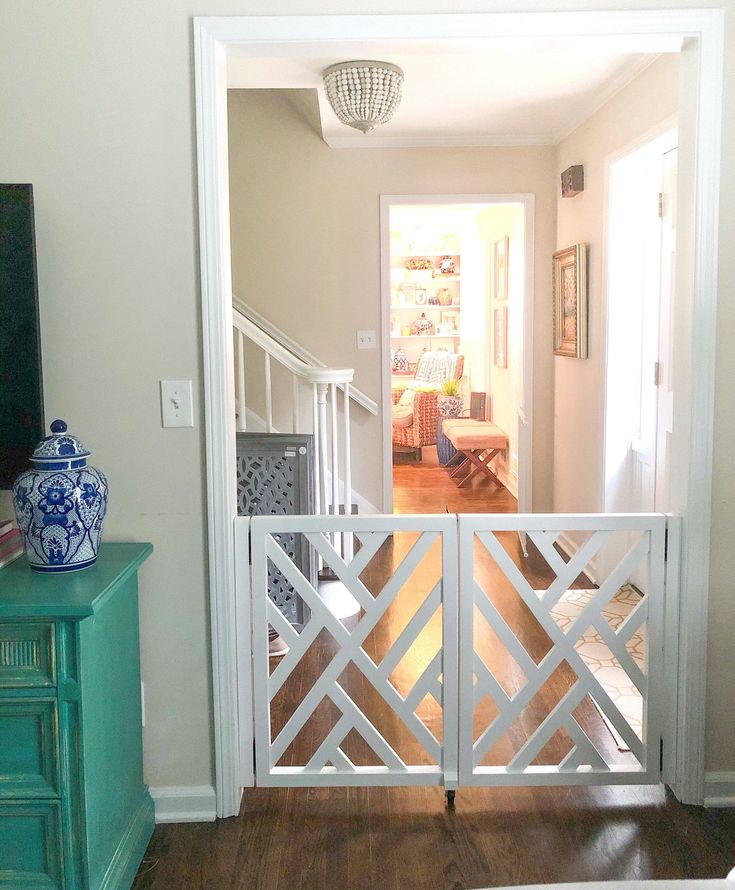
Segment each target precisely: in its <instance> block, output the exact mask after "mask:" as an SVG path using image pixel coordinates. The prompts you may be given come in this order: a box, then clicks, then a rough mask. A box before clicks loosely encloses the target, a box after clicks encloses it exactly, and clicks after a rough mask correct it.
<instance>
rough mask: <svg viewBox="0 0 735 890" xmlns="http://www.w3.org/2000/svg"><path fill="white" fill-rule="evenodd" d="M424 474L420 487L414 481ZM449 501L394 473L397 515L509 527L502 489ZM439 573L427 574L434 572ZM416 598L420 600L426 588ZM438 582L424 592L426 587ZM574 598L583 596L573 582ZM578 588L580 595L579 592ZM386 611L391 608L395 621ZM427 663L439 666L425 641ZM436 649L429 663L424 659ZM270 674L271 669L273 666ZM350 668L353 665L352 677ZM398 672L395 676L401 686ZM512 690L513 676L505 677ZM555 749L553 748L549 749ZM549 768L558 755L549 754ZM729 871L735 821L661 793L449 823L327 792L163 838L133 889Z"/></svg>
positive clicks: (359, 692) (439, 884)
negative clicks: (454, 517)
mask: <svg viewBox="0 0 735 890" xmlns="http://www.w3.org/2000/svg"><path fill="white" fill-rule="evenodd" d="M419 474H420V475H419ZM475 483H476V484H475V485H473V486H471V487H470V488H469V489H468V490H466V491H464V490H459V493H458V491H457V489H456V487H455V484H454V482H453V481H452V480H450V479H449V478H448V474H447V473H446V471H445V470H444V469H443V468H441V467H438V466H435V467H431V466H430V465H426V464H425V465H424V466H419V467H413V466H405V467H401V466H398V467H396V468H395V502H396V503H395V506H396V512H403V513H421V512H442V511H443V510H444V509H448V510H449V511H450V512H515V501H514V499H513V498H512V497H511V495H510V494H509V493H508V492H507V491H505V490H504V489H503V490H502V491H501V490H498V489H497V488H495V487H494V486H490V485H488V484H487V483H483V482H482V481H481V480H479V479H478V480H475ZM505 541H506V544H505V546H506V547H507V548H508V550H509V552H510V553H511V555H512V558H513V559H514V561H515V562H516V564H519V565H520V564H521V562H522V561H523V564H524V571H525V573H526V574H527V576H528V577H529V580H531V581H532V582H533V585H534V587H536V586H543V585H544V583H548V580H549V577H548V575H549V571H548V566H547V565H546V563H545V562H544V561H543V560H542V559H541V558H540V556H539V555H538V554H537V553H536V552H534V551H532V552H531V554H530V556H529V558H528V559H527V560H523V557H521V555H520V550H519V547H518V545H517V539H516V538H515V536H513V535H509V536H507V537H506V539H505ZM410 543H411V542H410V540H408V539H406V540H403V539H402V538H401V536H400V535H395V536H394V538H393V539H392V540H390V541H389V542H387V543H386V544H385V545H384V549H383V550H382V552H379V556H380V558H377V557H376V559H375V564H374V565H373V563H371V564H370V565H369V566H368V570H367V571H366V573H365V576H364V578H363V580H364V581H365V583H366V586H367V587H368V588H369V589H370V590H372V591H375V590H377V589H380V587H381V586H382V584H383V583H385V579H386V577H387V575H388V574H389V573H390V572H391V571H392V570H393V568H394V567H395V565H396V564H397V562H398V561H400V559H401V558H402V555H403V554H404V553H405V550H406V548H407V547H408V546H410ZM436 570H437V566H436V563H435V564H434V566H433V567H432V566H431V563H430V564H429V566H428V567H427V568H425V569H422V571H424V572H428V573H429V574H430V573H431V572H432V571H436ZM479 572H480V573H481V574H482V576H483V577H484V578H485V579H486V580H491V579H492V580H493V581H494V584H493V595H494V596H497V601H496V602H497V604H498V606H499V607H500V608H502V609H503V610H504V611H507V612H511V611H513V610H514V609H515V612H514V616H515V627H514V630H515V631H516V633H518V634H519V635H520V636H522V637H523V643H524V645H525V646H526V648H527V650H528V651H529V653H530V654H532V655H533V656H534V657H535V658H539V657H541V656H542V655H543V653H544V652H545V651H546V650H547V649H548V638H546V637H545V635H544V634H543V632H541V633H539V631H538V629H537V627H536V628H535V627H534V626H533V621H532V620H531V621H529V620H528V616H524V614H523V609H522V608H521V609H520V610H519V607H518V602H517V598H511V594H512V592H511V591H509V590H508V589H507V588H506V587H505V586H504V585H503V584H502V583H499V579H498V578H497V577H496V574H497V569H496V570H495V573H496V574H493V568H492V566H490V565H486V564H484V565H481V566H480V568H479ZM419 580H420V583H419V584H418V585H416V587H417V589H421V588H424V589H425V586H426V581H427V576H426V575H424V576H422V577H421V578H420V579H419ZM431 583H433V582H431ZM578 585H579V586H589V582H588V581H587V580H586V579H585V578H584V576H580V579H578ZM575 586H577V585H575ZM391 608H392V607H391ZM415 608H416V603H415V602H414V601H413V600H412V591H411V590H410V589H409V590H408V591H407V597H406V599H405V600H404V601H402V602H401V603H396V607H395V609H394V610H393V612H392V613H387V614H386V619H385V620H382V621H381V623H380V624H379V625H378V626H377V627H376V629H375V631H374V632H373V633H372V634H371V635H370V636H369V637H368V639H367V640H366V642H365V648H366V651H368V652H369V654H371V656H372V657H373V658H374V659H375V660H376V661H377V660H379V658H380V656H381V653H383V652H385V651H386V648H387V647H388V646H389V645H390V644H391V642H392V641H393V640H394V639H395V636H396V628H399V629H400V628H402V627H403V626H404V624H405V621H406V615H408V614H412V612H413V610H415ZM438 632H439V628H438V627H434V628H433V629H431V631H430V633H429V638H428V640H427V646H426V647H425V648H427V647H428V650H429V651H430V652H431V651H435V646H436V640H435V639H434V641H433V644H432V642H431V638H432V634H433V635H436V634H438ZM432 646H433V647H434V648H432ZM491 648H492V644H491V642H490V641H487V646H486V648H484V649H483V650H478V651H483V658H485V659H487V663H488V664H489V665H491V667H492V669H493V672H494V673H495V672H497V675H498V677H499V678H501V677H502V678H504V679H505V680H507V681H508V682H509V683H512V682H513V679H514V678H513V667H512V666H509V665H508V664H507V663H505V664H504V663H503V659H502V656H500V655H498V657H497V658H496V659H495V661H494V662H493V655H492V652H491V651H490V650H491ZM335 651H336V650H335V643H334V640H333V639H332V638H331V637H330V636H329V634H327V633H326V632H323V634H320V636H319V637H318V638H317V640H316V642H315V644H314V647H313V649H310V655H309V657H308V658H305V659H304V661H303V662H302V664H301V665H300V666H299V667H298V668H297V670H296V671H294V674H293V675H292V677H291V678H290V679H289V681H287V683H286V684H285V685H284V688H283V690H282V692H283V694H280V693H279V696H277V697H276V699H274V702H273V722H274V729H276V730H277V729H278V728H280V726H282V725H283V723H284V722H285V720H286V719H288V716H289V715H290V713H292V712H293V709H294V707H295V704H296V703H297V702H298V701H299V700H300V698H301V697H302V696H303V694H304V690H306V689H308V688H310V687H311V685H312V684H313V682H314V679H315V678H316V677H317V676H318V675H319V674H320V673H321V671H322V670H323V669H324V667H325V666H326V664H327V663H328V662H329V661H330V660H331V658H332V657H333V655H334V652H335ZM408 662H409V663H408V664H406V665H403V666H402V668H401V670H399V671H397V673H395V674H394V675H392V680H393V681H394V682H395V683H396V685H397V687H398V688H400V686H401V684H402V683H403V682H405V683H408V684H409V686H410V683H411V682H413V681H414V679H415V677H414V676H413V675H414V674H415V673H416V668H415V665H414V666H412V665H411V663H410V660H408ZM272 667H273V666H272ZM353 667H354V666H353ZM402 673H405V676H402ZM553 679H554V683H552V684H550V686H549V688H548V690H545V694H544V696H542V697H540V699H539V701H538V702H536V703H535V705H534V707H536V708H537V709H538V714H536V713H535V711H534V709H533V708H532V709H529V712H528V714H527V715H526V723H525V729H529V728H533V725H534V724H535V723H536V722H537V721H538V720H541V719H543V717H544V716H545V715H546V714H547V713H548V711H549V709H550V707H552V706H553V704H554V702H555V701H557V700H558V698H559V697H560V696H561V695H562V694H563V693H564V691H566V689H568V688H569V684H570V683H571V682H573V681H574V675H573V672H571V669H569V671H568V672H565V671H561V672H559V673H558V675H556V676H555V677H554V678H553ZM516 680H517V677H516ZM340 682H341V683H342V684H343V685H344V688H345V689H347V690H348V692H349V694H350V695H351V696H353V697H354V699H355V700H356V701H358V702H359V703H360V705H361V706H362V707H363V709H364V710H365V713H368V715H369V716H370V718H371V720H374V722H375V723H376V725H378V721H382V723H381V724H380V725H379V728H380V731H381V732H382V733H383V734H384V735H385V736H386V738H388V739H389V741H391V742H392V743H393V744H394V745H395V746H396V747H397V748H398V747H400V746H401V745H403V746H404V747H403V748H402V750H400V751H399V753H400V754H401V756H404V757H414V756H417V755H418V753H419V752H418V751H417V748H416V746H415V745H414V746H412V744H411V738H410V736H409V734H407V733H405V731H404V732H403V733H402V731H401V729H402V724H401V723H400V721H397V720H394V719H393V715H392V712H390V711H389V710H388V709H386V708H385V707H383V708H382V713H381V705H382V700H381V699H380V697H379V696H378V695H377V694H376V693H375V692H374V690H373V689H372V687H371V685H370V684H369V683H368V682H367V681H365V680H364V678H363V677H362V675H361V674H360V673H359V672H358V671H356V670H352V669H350V668H348V669H346V671H345V673H344V674H343V675H342V676H341V678H340ZM431 707H432V706H431V703H430V702H429V703H428V705H426V708H428V709H427V710H425V712H424V713H423V714H422V717H423V718H424V719H425V721H426V722H427V724H428V723H430V724H431V727H432V731H434V732H437V731H439V730H440V717H441V713H440V710H439V708H438V707H435V708H434V710H435V711H436V713H432V712H431ZM577 716H578V719H579V720H580V722H581V723H582V724H583V725H584V728H585V730H586V731H587V732H588V733H589V734H590V736H591V737H593V738H595V739H596V743H597V744H598V745H600V746H601V747H602V748H604V749H605V753H606V756H608V757H616V756H617V757H623V758H624V757H626V756H628V757H630V755H624V754H623V755H621V754H620V753H619V752H617V750H616V749H615V747H614V745H613V744H612V741H611V737H610V735H609V733H608V731H607V729H606V727H605V726H604V724H603V723H602V721H601V718H600V716H599V713H598V712H597V710H596V709H595V708H594V707H593V706H592V705H591V704H590V705H589V706H588V707H586V708H583V709H582V711H581V712H580V713H578V714H577ZM334 718H335V714H331V713H329V712H328V709H327V710H324V711H323V712H322V713H321V714H320V716H319V719H318V720H315V721H312V723H311V724H307V728H309V727H310V728H309V729H308V732H306V733H301V734H300V735H299V736H297V738H296V740H295V742H294V744H293V745H291V746H290V748H289V749H287V750H286V752H285V755H284V759H283V760H282V761H281V763H282V764H286V763H303V762H304V757H305V756H306V757H308V756H309V755H310V753H311V752H312V751H313V750H314V746H315V744H318V742H319V739H320V737H321V736H322V735H323V734H324V732H325V728H324V727H325V726H326V727H329V726H331V725H332V722H333V720H334ZM522 742H523V738H520V737H517V738H511V739H510V740H509V742H508V743H507V745H506V748H505V749H501V750H500V751H499V752H498V754H499V756H500V757H501V760H502V758H503V757H507V756H508V750H509V749H508V745H510V748H516V749H517V746H518V745H519V744H522ZM558 747H559V742H558V741H557V742H556V748H558ZM345 751H346V753H348V755H349V756H350V757H352V759H353V761H354V762H356V763H366V762H370V757H371V754H372V752H371V750H370V749H369V748H368V747H367V746H366V745H364V744H363V743H362V740H361V739H360V738H359V737H357V738H354V739H350V738H349V737H348V739H347V740H346V746H345ZM547 753H548V754H551V755H552V756H554V757H556V756H559V755H560V754H562V753H563V751H562V750H561V749H559V750H556V749H555V746H554V745H551V746H550V747H549V748H548V750H547ZM733 865H735V812H733V811H721V812H717V811H705V810H703V809H699V808H693V807H685V806H682V805H681V804H679V803H678V802H677V801H676V800H675V799H674V798H673V796H671V795H670V794H668V793H667V792H666V791H665V790H664V789H663V788H662V787H650V786H649V787H646V786H637V787H636V786H627V787H626V786H610V787H590V788H575V787H570V788H535V789H531V788H495V789H491V788H460V789H459V790H458V792H457V799H456V810H454V811H451V810H447V809H446V808H445V805H444V794H443V789H441V788H437V787H432V788H334V789H313V788H312V789H298V788H288V789H275V788H255V789H247V790H246V791H245V793H244V796H243V803H242V809H241V812H240V815H239V816H238V817H235V818H232V819H227V820H221V821H219V822H216V823H210V824H189V825H186V824H184V825H160V826H158V827H157V828H156V830H155V833H154V836H153V839H152V841H151V844H150V846H149V849H148V852H147V857H146V862H145V863H144V865H143V866H142V868H141V872H140V876H139V877H138V879H137V880H136V882H135V884H134V888H135V890H170V888H181V890H204V888H206V890H229V888H232V890H245V888H248V890H286V888H288V890H292V888H304V890H311V888H314V890H317V888H319V890H321V888H332V887H334V888H346V890H368V888H370V890H372V888H378V887H379V888H381V890H399V888H400V890H414V888H415V890H469V888H480V887H490V886H502V885H506V884H508V885H512V884H524V883H537V882H538V883H545V882H552V881H583V880H594V879H638V878H672V879H673V878H683V877H697V878H707V877H723V876H724V875H725V874H727V872H728V871H729V869H730V868H731V867H732V866H733Z"/></svg>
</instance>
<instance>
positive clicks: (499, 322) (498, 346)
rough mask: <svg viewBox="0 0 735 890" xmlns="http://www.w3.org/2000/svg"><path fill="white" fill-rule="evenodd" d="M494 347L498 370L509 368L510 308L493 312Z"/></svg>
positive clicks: (505, 307)
mask: <svg viewBox="0 0 735 890" xmlns="http://www.w3.org/2000/svg"><path fill="white" fill-rule="evenodd" d="M493 330H494V336H493V346H494V358H493V361H494V363H495V367H496V368H507V367H508V307H507V306H503V307H502V308H501V309H495V310H494V311H493Z"/></svg>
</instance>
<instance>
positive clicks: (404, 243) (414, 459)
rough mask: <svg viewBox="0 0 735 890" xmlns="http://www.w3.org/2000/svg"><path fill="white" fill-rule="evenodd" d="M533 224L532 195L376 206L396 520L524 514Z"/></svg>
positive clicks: (392, 201)
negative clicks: (378, 208) (444, 515)
mask: <svg viewBox="0 0 735 890" xmlns="http://www.w3.org/2000/svg"><path fill="white" fill-rule="evenodd" d="M532 215H533V207H532V197H531V196H528V195H475V196H466V195H440V196H437V195H408V196H383V197H382V199H381V248H382V260H383V274H382V310H383V312H382V318H383V326H382V335H383V337H382V347H383V348H382V362H383V381H384V393H385V397H384V405H385V406H386V409H387V411H386V414H388V413H389V416H386V418H385V422H384V449H385V451H384V455H385V457H384V466H385V480H384V481H385V494H384V498H385V503H386V505H388V504H390V505H392V509H393V511H394V512H396V513H435V512H444V511H447V510H448V511H450V512H456V513H465V512H472V513H483V512H504V513H505V512H516V511H517V510H520V511H521V512H530V511H531V492H530V476H531V473H530V467H531V436H530V421H529V418H530V417H531V409H530V402H531V391H530V390H531V385H530V384H531V380H532V373H531V350H530V346H529V344H530V342H531V324H532V306H533V293H532V284H531V279H530V274H531V273H530V269H531V267H532V246H529V245H530V239H531V238H532V233H533V220H532ZM524 380H525V381H526V382H527V385H526V386H524Z"/></svg>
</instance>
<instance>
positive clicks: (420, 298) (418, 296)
mask: <svg viewBox="0 0 735 890" xmlns="http://www.w3.org/2000/svg"><path fill="white" fill-rule="evenodd" d="M413 299H414V302H415V303H416V305H417V306H425V305H426V303H427V300H428V297H427V294H426V288H425V287H417V288H416V289H415V290H414V292H413Z"/></svg>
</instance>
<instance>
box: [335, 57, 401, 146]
mask: <svg viewBox="0 0 735 890" xmlns="http://www.w3.org/2000/svg"><path fill="white" fill-rule="evenodd" d="M323 77H324V86H325V89H326V91H327V99H329V104H330V105H331V106H332V110H333V111H334V113H335V114H336V115H337V117H338V118H339V119H340V120H341V121H342V123H343V124H347V126H348V127H354V128H355V129H356V130H361V131H362V132H363V133H369V132H370V130H373V129H375V127H377V126H378V124H384V123H387V121H389V120H390V119H391V118H392V117H393V114H394V113H395V110H396V108H398V105H399V104H400V101H401V87H402V86H403V71H402V70H401V69H400V68H399V67H398V66H397V65H392V64H391V63H390V62H339V63H338V64H337V65H330V66H329V68H327V69H326V70H325V71H324V74H323Z"/></svg>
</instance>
